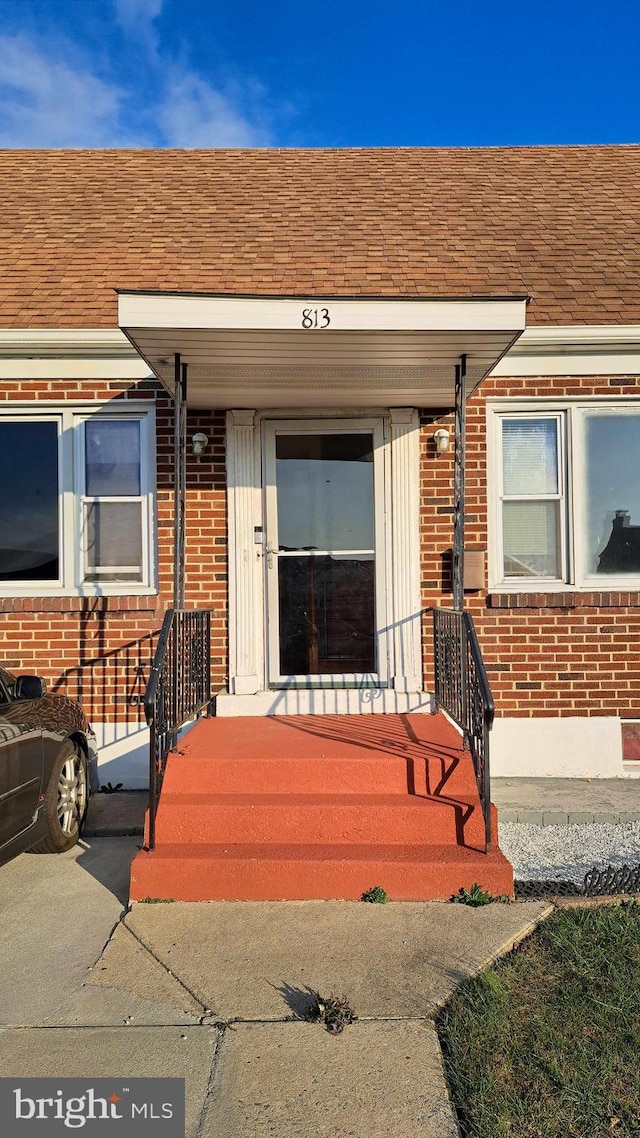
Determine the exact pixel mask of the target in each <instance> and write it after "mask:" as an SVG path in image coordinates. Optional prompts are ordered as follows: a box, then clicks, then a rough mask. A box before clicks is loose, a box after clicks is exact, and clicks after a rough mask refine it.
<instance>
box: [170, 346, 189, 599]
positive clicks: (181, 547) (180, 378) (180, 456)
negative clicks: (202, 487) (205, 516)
mask: <svg viewBox="0 0 640 1138" xmlns="http://www.w3.org/2000/svg"><path fill="white" fill-rule="evenodd" d="M174 374H175V391H174V401H173V607H174V609H183V608H184V560H185V501H186V489H187V365H186V363H182V361H181V359H180V353H179V352H176V354H175V373H174Z"/></svg>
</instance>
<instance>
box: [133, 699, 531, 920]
mask: <svg viewBox="0 0 640 1138" xmlns="http://www.w3.org/2000/svg"><path fill="white" fill-rule="evenodd" d="M476 881H477V882H479V883H480V884H481V885H482V886H483V887H484V888H486V889H488V890H489V891H490V892H492V893H494V894H503V893H511V892H512V890H513V875H512V871H511V866H510V865H509V863H508V862H507V861H506V859H505V858H504V857H503V855H502V854H501V853H500V851H499V850H498V849H497V847H496V846H494V847H492V848H491V849H490V850H489V852H488V853H485V850H484V819H483V816H482V810H481V808H480V802H479V798H478V793H477V789H476V785H475V777H474V773H473V768H472V763H471V758H470V755H469V754H468V752H466V751H464V750H463V749H462V747H461V741H460V736H459V734H458V732H457V731H456V730H455V729H454V728H453V727H452V726H451V724H450V723H449V722H448V721H447V720H446V719H445V717H444V716H443V715H441V714H439V715H435V716H430V715H429V716H426V715H422V714H418V715H388V716H342V715H335V716H290V717H280V716H277V717H275V716H274V717H265V718H259V719H258V718H255V717H250V718H233V719H218V718H212V719H205V720H202V721H201V722H200V723H198V724H196V726H195V727H194V728H193V729H192V730H191V731H190V732H189V734H188V735H187V736H186V737H185V739H184V740H183V742H182V743H181V745H180V749H179V750H178V751H177V752H175V753H174V754H171V755H170V756H169V760H168V764H167V769H166V773H165V777H164V783H163V787H162V793H161V798H160V805H159V809H158V814H157V819H156V848H155V849H154V850H153V851H151V852H149V851H147V850H142V851H141V852H140V853H139V854H138V855H137V857H136V858H135V860H134V862H133V866H132V872H131V900H132V901H136V900H143V899H145V898H148V897H151V898H158V899H171V900H181V901H214V900H341V899H344V900H357V899H358V898H359V897H360V896H361V895H362V893H363V892H365V891H366V890H367V889H370V888H371V887H372V886H373V885H381V886H382V887H383V888H384V889H385V890H386V891H387V893H388V895H389V897H390V898H392V899H394V900H401V901H425V900H440V899H446V898H448V897H449V896H451V894H452V893H455V892H457V890H458V889H459V888H460V887H461V886H465V887H467V888H468V887H470V886H471V885H472V884H473V883H474V882H476Z"/></svg>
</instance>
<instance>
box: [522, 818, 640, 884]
mask: <svg viewBox="0 0 640 1138" xmlns="http://www.w3.org/2000/svg"><path fill="white" fill-rule="evenodd" d="M499 842H500V849H501V850H502V852H503V854H504V855H505V857H507V858H508V859H509V861H510V862H511V864H512V866H513V869H514V874H515V877H516V878H517V879H518V880H520V881H543V880H551V881H559V880H562V881H574V882H575V883H576V884H582V881H583V879H584V875H585V873H588V872H589V870H590V869H593V868H594V866H595V867H596V868H598V869H602V868H604V867H605V866H607V865H612V866H616V867H618V866H622V865H631V866H635V865H640V822H626V823H624V824H623V825H619V826H613V825H608V824H604V823H595V822H594V823H590V824H585V825H580V826H529V825H525V824H524V823H522V822H501V823H500V826H499Z"/></svg>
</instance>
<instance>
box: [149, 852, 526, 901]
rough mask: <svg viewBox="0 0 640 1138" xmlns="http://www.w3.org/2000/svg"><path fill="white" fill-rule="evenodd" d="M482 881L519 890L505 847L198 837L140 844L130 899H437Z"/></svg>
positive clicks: (499, 890)
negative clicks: (382, 893) (484, 849)
mask: <svg viewBox="0 0 640 1138" xmlns="http://www.w3.org/2000/svg"><path fill="white" fill-rule="evenodd" d="M475 882H478V883H479V884H480V885H481V886H482V887H483V888H484V889H487V890H488V891H489V892H490V893H492V894H493V895H494V896H499V895H501V894H511V893H512V892H513V872H512V870H511V866H510V865H509V863H508V861H507V860H506V858H505V857H504V856H503V855H502V854H501V853H500V851H499V850H498V849H496V848H494V849H491V850H490V851H489V852H488V853H486V854H485V853H479V852H476V851H474V850H470V849H464V848H457V847H455V846H451V845H423V846H418V845H409V846H402V845H382V844H381V845H378V844H375V845H348V846H344V845H340V844H336V845H327V846H323V847H320V846H318V845H307V846H305V845H285V844H283V845H270V846H269V847H268V848H265V847H264V846H263V845H261V844H251V843H249V844H236V845H220V844H206V843H202V844H197V843H193V844H189V845H181V844H175V845H166V846H162V847H159V848H157V849H155V850H153V851H152V852H147V851H144V850H141V851H140V853H139V854H137V856H136V857H135V859H134V861H133V865H132V873H131V900H132V901H141V900H144V899H145V898H153V899H158V900H181V901H231V900H240V901H241V900H246V901H258V900H262V901H283V900H285V901H301V900H307V899H309V898H313V899H316V900H340V899H344V900H347V901H356V900H358V899H359V898H360V897H361V896H362V894H363V893H364V892H365V891H366V890H367V889H370V888H371V887H372V886H374V885H381V886H382V887H383V888H384V889H385V890H386V891H387V893H388V895H389V897H390V898H391V900H394V901H433V900H446V899H448V898H449V897H450V896H451V895H452V894H454V893H457V891H458V890H459V889H460V888H461V887H463V886H464V887H465V888H466V889H470V888H471V886H472V885H473V884H474V883H475Z"/></svg>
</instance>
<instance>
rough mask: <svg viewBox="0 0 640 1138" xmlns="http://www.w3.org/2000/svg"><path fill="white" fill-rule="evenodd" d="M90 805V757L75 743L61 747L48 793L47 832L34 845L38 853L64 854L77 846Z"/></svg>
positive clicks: (45, 811) (45, 807)
mask: <svg viewBox="0 0 640 1138" xmlns="http://www.w3.org/2000/svg"><path fill="white" fill-rule="evenodd" d="M87 805H88V787H87V760H86V759H85V756H84V755H83V754H82V752H81V751H80V750H79V749H78V748H77V747H76V746H75V745H74V744H73V743H71V742H67V743H65V744H64V746H63V747H61V749H60V752H59V754H58V757H57V759H56V761H55V763H54V764H53V770H52V772H51V778H50V779H49V785H48V787H47V791H46V794H45V801H44V809H43V812H44V816H45V818H46V822H47V833H46V834H45V836H44V837H43V838H41V839H40V841H39V842H36V844H35V845H34V846H33V849H34V851H35V852H36V853H64V851H65V850H70V849H71V847H72V846H75V844H76V842H77V841H78V838H79V837H80V831H81V829H82V824H83V822H84V819H85V814H86V812H87Z"/></svg>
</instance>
